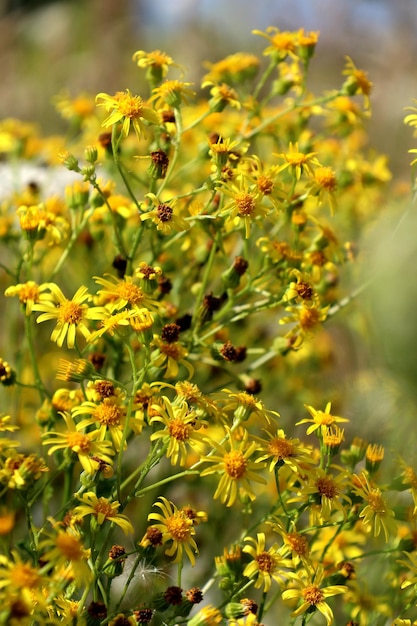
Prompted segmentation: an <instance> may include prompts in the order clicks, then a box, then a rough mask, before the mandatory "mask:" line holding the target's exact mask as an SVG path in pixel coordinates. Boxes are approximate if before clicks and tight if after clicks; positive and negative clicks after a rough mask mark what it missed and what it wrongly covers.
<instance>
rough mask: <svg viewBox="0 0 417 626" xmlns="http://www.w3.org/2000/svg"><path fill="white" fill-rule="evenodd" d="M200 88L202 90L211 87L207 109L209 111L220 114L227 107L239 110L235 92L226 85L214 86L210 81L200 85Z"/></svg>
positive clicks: (239, 105)
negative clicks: (208, 108)
mask: <svg viewBox="0 0 417 626" xmlns="http://www.w3.org/2000/svg"><path fill="white" fill-rule="evenodd" d="M201 87H202V89H204V88H205V87H211V89H210V95H211V98H210V100H209V107H210V110H211V111H213V112H216V113H220V112H221V111H223V109H224V108H225V107H226V106H228V105H229V106H231V107H234V108H235V109H240V107H241V104H240V102H239V99H238V95H237V93H236V91H235V90H234V89H233V88H232V87H230V86H229V85H227V84H226V83H221V84H220V85H216V84H215V83H213V82H212V81H210V80H207V81H205V82H203V83H202V85H201Z"/></svg>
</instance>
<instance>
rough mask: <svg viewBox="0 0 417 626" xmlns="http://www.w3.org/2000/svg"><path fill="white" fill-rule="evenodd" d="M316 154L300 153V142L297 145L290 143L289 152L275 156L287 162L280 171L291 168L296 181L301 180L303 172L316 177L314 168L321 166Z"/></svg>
mask: <svg viewBox="0 0 417 626" xmlns="http://www.w3.org/2000/svg"><path fill="white" fill-rule="evenodd" d="M316 154H317V152H300V149H299V147H298V141H296V142H295V143H293V142H292V141H290V144H289V150H288V152H280V153H279V154H275V155H274V156H277V157H281V158H282V159H284V161H285V163H284V164H283V165H281V166H280V167H279V171H282V170H285V169H286V168H287V167H290V168H291V170H292V171H293V172H294V175H295V178H296V180H300V177H301V174H302V172H303V171H306V172H308V173H309V174H310V175H311V176H314V169H313V166H315V167H320V166H321V165H320V161H319V160H318V159H317V158H316Z"/></svg>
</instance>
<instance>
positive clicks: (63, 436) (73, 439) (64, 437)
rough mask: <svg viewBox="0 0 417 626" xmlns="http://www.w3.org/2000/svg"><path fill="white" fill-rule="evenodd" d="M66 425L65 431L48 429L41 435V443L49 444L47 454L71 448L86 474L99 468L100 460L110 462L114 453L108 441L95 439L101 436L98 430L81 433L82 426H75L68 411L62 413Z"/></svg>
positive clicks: (92, 472)
mask: <svg viewBox="0 0 417 626" xmlns="http://www.w3.org/2000/svg"><path fill="white" fill-rule="evenodd" d="M62 417H63V418H64V420H65V424H66V427H67V431H66V432H54V431H48V432H46V433H45V434H44V435H43V444H44V445H45V446H51V448H50V449H49V450H48V454H49V455H51V454H53V453H54V452H56V451H57V450H71V451H72V452H74V453H75V454H76V455H77V456H78V459H79V461H80V463H81V465H82V468H83V470H84V471H85V472H87V474H95V473H96V472H97V470H98V469H99V468H100V462H104V463H107V464H108V465H111V464H112V462H113V461H112V459H111V456H113V455H114V450H113V447H112V443H111V442H110V441H97V439H99V438H100V437H101V433H100V430H99V429H97V430H92V431H89V432H87V433H83V432H81V431H82V429H83V428H82V427H80V426H79V425H78V426H76V424H75V422H74V420H73V419H72V417H71V415H70V414H69V413H62Z"/></svg>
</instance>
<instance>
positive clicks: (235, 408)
mask: <svg viewBox="0 0 417 626" xmlns="http://www.w3.org/2000/svg"><path fill="white" fill-rule="evenodd" d="M211 397H212V398H213V400H215V401H216V402H217V404H220V406H221V408H222V413H223V414H230V413H232V414H233V417H234V419H235V420H237V421H240V422H245V421H246V420H248V419H249V418H250V417H253V418H257V419H260V420H263V421H265V422H267V424H270V423H271V422H273V421H274V419H275V418H278V417H279V413H277V411H271V410H270V409H267V408H266V407H265V406H264V403H263V402H262V400H259V398H256V396H253V395H252V394H250V393H247V392H246V391H237V392H235V391H232V390H231V389H227V388H225V389H222V390H221V392H219V393H214V394H212V396H211ZM227 419H229V418H227Z"/></svg>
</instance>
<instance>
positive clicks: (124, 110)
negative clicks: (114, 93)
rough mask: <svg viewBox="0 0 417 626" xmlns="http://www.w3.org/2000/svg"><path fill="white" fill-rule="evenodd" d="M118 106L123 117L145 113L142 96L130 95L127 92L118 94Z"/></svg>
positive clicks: (139, 115) (132, 116)
mask: <svg viewBox="0 0 417 626" xmlns="http://www.w3.org/2000/svg"><path fill="white" fill-rule="evenodd" d="M117 108H118V109H119V111H120V113H121V114H122V115H123V117H130V118H134V117H141V116H142V113H143V100H142V98H141V97H140V96H130V95H129V94H126V93H121V94H118V98H117Z"/></svg>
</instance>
